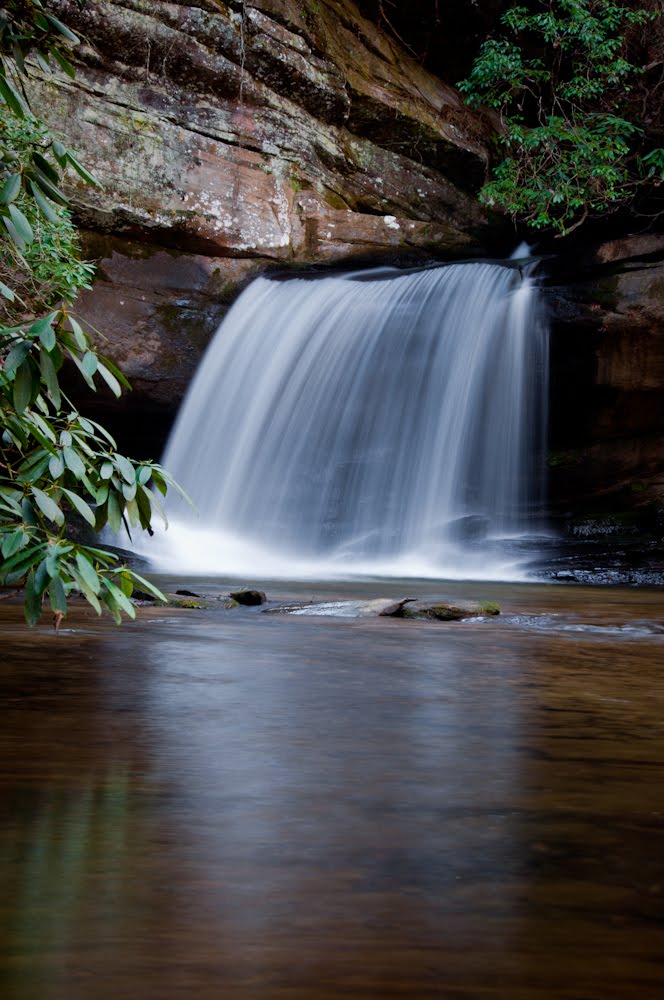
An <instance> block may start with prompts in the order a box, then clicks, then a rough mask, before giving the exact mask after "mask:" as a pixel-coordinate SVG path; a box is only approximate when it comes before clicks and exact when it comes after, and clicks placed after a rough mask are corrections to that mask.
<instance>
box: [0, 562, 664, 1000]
mask: <svg viewBox="0 0 664 1000" xmlns="http://www.w3.org/2000/svg"><path fill="white" fill-rule="evenodd" d="M167 585H168V586H170V587H174V586H175V584H174V583H173V582H172V581H171V582H169V583H167ZM177 585H179V586H187V587H188V588H190V589H192V590H197V591H198V592H206V593H210V592H213V591H214V590H215V589H216V590H217V591H218V590H220V589H221V590H223V589H226V590H227V589H228V588H227V587H226V588H224V586H223V585H222V584H220V583H219V581H215V582H213V581H200V580H199V581H192V580H188V581H186V582H183V581H179V583H178V584H177ZM266 589H267V590H268V594H269V596H274V597H277V598H282V599H293V598H299V599H302V600H308V599H309V598H311V597H312V596H313V597H315V599H317V600H326V601H333V600H337V599H338V600H349V599H354V598H357V599H359V598H361V597H367V598H369V597H376V596H392V595H394V596H395V598H396V597H399V596H414V597H426V596H428V595H430V594H431V593H432V592H433V591H432V585H431V583H430V582H429V583H427V584H423V585H419V586H418V585H413V584H412V582H411V583H409V584H408V585H407V586H406V585H403V584H402V585H398V584H390V585H389V586H386V585H384V584H378V583H374V584H363V585H360V584H357V585H354V586H350V585H349V586H337V587H335V588H331V587H329V586H328V587H324V586H319V587H317V588H314V587H312V584H310V583H308V584H306V585H303V586H301V587H298V586H296V585H292V586H286V585H284V584H279V585H274V586H273V587H267V588H266ZM441 593H443V594H446V595H447V596H450V597H452V598H458V597H462V596H465V597H470V596H475V597H478V598H480V599H482V600H497V601H498V602H499V603H500V604H501V606H502V608H503V615H502V616H501V617H500V618H499V619H495V620H486V621H475V622H467V623H450V624H437V623H429V622H409V621H399V620H393V619H381V618H378V619H365V618H355V619H347V618H335V617H326V618H322V617H316V616H312V617H309V616H302V617H291V616H283V615H267V614H263V613H262V612H261V611H260V609H258V610H254V609H241V608H238V609H234V610H232V611H225V610H222V609H221V608H220V609H219V610H213V611H195V610H192V611H185V610H178V611H174V610H170V609H164V610H155V609H152V608H143V609H141V612H140V618H139V620H138V621H137V622H136V623H130V624H127V625H125V626H124V627H123V628H122V629H116V628H115V627H114V626H113V625H112V624H108V623H105V622H100V621H99V619H97V617H96V616H95V615H94V613H92V612H90V613H88V612H87V611H86V610H84V609H83V608H78V609H76V610H74V612H73V613H72V615H71V616H70V619H69V620H68V623H67V624H68V629H69V630H67V631H64V632H62V633H61V634H60V635H58V636H55V635H54V634H53V633H52V632H51V631H50V630H48V629H47V628H46V626H44V627H40V628H38V629H36V630H34V631H32V632H28V631H27V630H26V629H25V628H24V627H23V626H22V625H21V624H20V609H19V608H18V607H17V606H12V605H11V604H10V602H7V601H5V602H2V603H0V641H1V642H2V659H1V665H0V748H1V753H0V810H1V813H0V816H1V822H0V859H1V861H2V868H1V870H0V995H1V996H2V997H3V998H7V1000H61V998H62V1000H64V998H67V1000H88V998H91V1000H92V998H94V1000H97V998H100V1000H107V998H108V1000H110V998H113V1000H117V998H137V1000H143V998H146V1000H148V998H149V1000H153V998H154V1000H170V998H196V1000H198V998H202V1000H208V998H210V1000H212V998H215V1000H216V998H223V1000H226V998H228V1000H273V998H274V1000H337V998H341V997H348V998H353V1000H365V998H366V1000H391V998H401V997H409V998H413V1000H427V998H430V997H436V998H445V1000H456V998H465V1000H468V998H494V997H495V998H497V997H500V998H505V1000H526V998H531V997H532V998H541V1000H545V998H546V1000H549V998H565V1000H606V998H615V1000H618V998H619V1000H631V998H632V997H635V998H636V997H638V998H639V1000H650V998H652V1000H655V998H657V997H660V996H662V995H664V593H663V592H662V590H655V589H653V590H618V589H608V588H605V589H601V588H572V587H567V588H566V587H552V586H550V587H545V586H530V587H528V586H521V587H515V586H507V585H505V586H497V585H491V586H483V585H478V584H475V585H472V586H471V585H468V586H466V587H464V586H462V585H449V586H445V585H441Z"/></svg>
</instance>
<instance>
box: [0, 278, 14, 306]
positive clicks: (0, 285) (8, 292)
mask: <svg viewBox="0 0 664 1000" xmlns="http://www.w3.org/2000/svg"><path fill="white" fill-rule="evenodd" d="M0 295H2V296H3V297H4V298H6V299H8V300H9V301H10V302H14V301H15V300H16V295H15V293H14V292H13V291H12V289H11V288H9V286H8V285H5V283H4V282H3V281H0Z"/></svg>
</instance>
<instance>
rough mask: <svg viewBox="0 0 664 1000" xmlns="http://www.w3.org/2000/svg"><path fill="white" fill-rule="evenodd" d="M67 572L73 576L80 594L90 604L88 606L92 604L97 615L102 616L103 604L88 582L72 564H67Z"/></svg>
mask: <svg viewBox="0 0 664 1000" xmlns="http://www.w3.org/2000/svg"><path fill="white" fill-rule="evenodd" d="M67 571H68V572H69V574H70V575H71V577H72V579H73V580H74V582H75V584H76V586H77V587H78V589H79V590H80V592H81V593H82V594H83V596H84V597H85V599H86V601H87V602H88V604H91V605H92V607H93V608H94V609H95V611H96V612H97V614H98V615H100V614H101V604H100V603H99V601H98V600H97V597H96V595H95V593H94V591H92V590H91V589H90V587H89V586H88V585H87V583H86V581H85V580H84V579H83V577H82V576H81V574H80V573H79V572H78V570H77V569H76V568H75V567H74V566H73V565H72V563H67Z"/></svg>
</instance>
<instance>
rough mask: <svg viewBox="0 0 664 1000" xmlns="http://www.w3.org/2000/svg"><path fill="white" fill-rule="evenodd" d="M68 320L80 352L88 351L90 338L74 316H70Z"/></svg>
mask: <svg viewBox="0 0 664 1000" xmlns="http://www.w3.org/2000/svg"><path fill="white" fill-rule="evenodd" d="M67 318H68V320H69V325H70V327H71V328H72V331H73V334H74V339H75V340H76V344H77V346H78V349H79V351H87V349H88V343H89V342H88V338H87V337H86V335H85V334H84V333H83V330H82V329H81V325H80V323H78V322H77V321H76V320H75V319H74V317H73V316H68V317H67Z"/></svg>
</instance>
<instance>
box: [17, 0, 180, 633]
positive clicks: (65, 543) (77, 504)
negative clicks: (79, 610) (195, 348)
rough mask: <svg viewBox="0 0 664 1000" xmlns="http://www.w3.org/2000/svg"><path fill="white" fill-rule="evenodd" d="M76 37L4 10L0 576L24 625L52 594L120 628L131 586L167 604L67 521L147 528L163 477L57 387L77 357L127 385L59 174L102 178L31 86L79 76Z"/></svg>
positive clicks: (92, 382) (40, 10) (84, 374)
mask: <svg viewBox="0 0 664 1000" xmlns="http://www.w3.org/2000/svg"><path fill="white" fill-rule="evenodd" d="M77 42H78V39H77V38H76V36H75V35H74V34H73V32H71V31H70V30H69V29H68V28H67V27H66V26H65V25H63V24H62V23H61V22H60V21H58V20H57V18H55V17H54V16H52V14H51V13H50V12H49V11H48V9H47V6H46V4H42V3H41V2H40V0H26V2H21V0H16V2H10V3H9V4H7V6H6V8H5V10H3V11H1V12H0V583H1V584H4V585H12V584H24V586H25V602H24V607H25V616H26V619H27V621H28V623H29V624H30V625H33V624H35V623H36V622H37V621H38V620H39V618H40V616H41V613H42V607H43V604H44V602H45V600H46V599H48V601H49V602H50V606H51V608H52V610H53V612H54V613H55V614H56V617H57V618H58V620H59V617H60V616H62V615H65V614H66V612H67V600H68V597H69V595H70V594H71V592H72V591H78V592H80V593H81V594H82V595H83V596H84V597H85V598H86V599H87V601H88V602H89V604H90V605H92V607H93V608H95V610H96V611H97V612H98V613H101V611H102V606H106V608H107V609H108V610H110V612H111V614H112V615H113V617H114V618H115V620H116V621H117V622H119V621H120V620H121V616H122V613H125V614H127V615H129V616H130V617H134V616H135V609H134V606H133V605H132V603H131V601H130V597H131V594H132V592H133V589H134V586H135V585H136V584H138V586H139V587H140V588H141V589H143V590H145V591H148V592H150V593H151V594H153V595H154V596H157V597H159V598H162V595H161V594H160V593H159V591H158V590H156V588H154V587H153V585H152V584H150V583H149V582H148V581H147V580H145V579H143V578H142V577H140V576H138V574H136V573H135V572H134V571H133V570H131V569H129V568H127V567H126V566H125V565H124V564H123V563H122V562H121V561H120V560H119V558H118V557H117V555H115V554H113V553H111V552H108V551H105V550H103V549H101V548H99V547H97V546H96V545H94V544H92V545H88V544H83V543H81V542H79V541H76V540H75V539H74V537H73V534H72V530H71V528H72V522H79V523H83V524H87V526H88V527H89V529H90V531H91V532H92V531H95V532H98V531H100V530H101V529H102V528H104V526H105V525H107V524H108V525H110V527H111V528H112V529H113V531H115V532H118V531H120V529H121V527H122V524H123V523H124V524H125V526H126V527H127V528H128V529H129V530H130V531H131V529H133V528H136V529H143V530H147V531H151V523H152V518H153V517H154V515H155V514H157V515H161V516H163V518H164V521H165V515H164V514H163V507H162V503H161V498H162V497H163V495H164V494H165V493H166V491H167V488H168V486H169V485H175V484H174V483H173V481H172V480H171V478H170V477H169V476H168V474H167V473H166V472H165V471H164V470H163V469H162V468H161V467H160V466H159V465H157V464H155V463H153V462H143V463H139V462H135V461H133V460H131V459H129V458H127V457H125V456H124V455H121V454H119V453H118V451H117V447H116V444H115V441H114V440H113V438H112V436H111V435H110V434H109V433H108V431H106V430H105V429H104V428H103V427H102V426H101V425H100V424H98V423H96V422H95V421H93V420H89V419H87V418H86V417H84V416H82V415H81V414H80V413H79V412H78V410H77V409H76V407H75V406H74V405H73V404H72V403H71V402H70V400H69V399H68V398H67V397H66V395H65V393H64V391H63V389H62V386H61V381H60V373H61V371H62V368H63V365H65V364H69V365H70V366H71V365H73V366H75V368H76V369H77V370H78V372H79V374H80V377H81V378H82V379H83V380H84V382H85V383H86V384H87V385H88V386H89V387H90V388H91V389H96V388H97V387H98V385H100V384H103V385H105V386H106V387H107V388H108V389H110V390H111V391H112V392H113V393H114V394H115V395H116V396H119V395H120V393H121V392H122V389H123V387H124V388H128V383H127V382H126V380H125V379H124V377H123V375H122V374H121V373H120V372H119V371H118V369H117V368H116V367H115V366H114V365H113V364H112V363H111V362H110V361H109V360H108V359H106V358H103V357H102V356H101V355H100V354H99V353H98V352H97V350H96V349H95V347H94V346H93V344H92V341H91V339H90V337H89V335H88V333H87V332H86V331H85V330H84V329H83V327H82V326H81V324H80V322H79V321H78V320H77V319H76V316H75V314H74V312H73V306H72V303H73V302H74V300H75V297H76V294H77V292H78V291H80V289H82V288H85V287H87V286H88V282H89V280H90V278H91V275H92V268H91V266H90V265H89V264H86V263H85V262H83V261H81V260H80V254H79V249H78V244H77V239H76V231H75V228H74V226H73V223H72V220H71V215H70V212H69V209H68V204H69V203H68V199H67V197H66V195H65V194H64V193H63V191H62V188H61V182H62V177H63V176H64V174H65V172H66V171H67V170H69V169H73V170H74V171H75V172H76V173H77V174H78V175H79V177H81V178H83V180H85V181H86V182H87V183H89V184H96V183H97V182H96V181H95V179H94V178H93V177H92V175H91V174H90V173H89V172H88V171H87V170H86V168H85V167H84V166H83V164H82V163H81V162H80V161H79V160H78V158H77V157H76V155H75V153H73V152H72V151H71V150H70V149H68V148H67V147H66V145H65V144H64V142H63V141H62V139H61V138H60V137H57V136H54V135H53V134H52V133H51V132H50V131H49V129H48V128H47V127H46V126H45V125H44V124H43V123H42V122H40V121H39V120H38V119H36V118H35V117H34V116H33V115H32V114H31V112H30V109H29V106H28V102H27V98H26V95H25V91H24V87H23V80H24V78H25V76H26V75H28V74H29V73H30V72H33V71H34V69H33V67H34V65H35V64H36V66H37V67H38V70H37V71H38V72H49V71H51V69H52V68H57V69H59V70H61V71H64V72H65V73H67V74H68V75H69V76H72V75H74V69H73V67H72V63H71V54H70V49H71V48H72V47H73V46H74V45H76V44H77Z"/></svg>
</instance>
